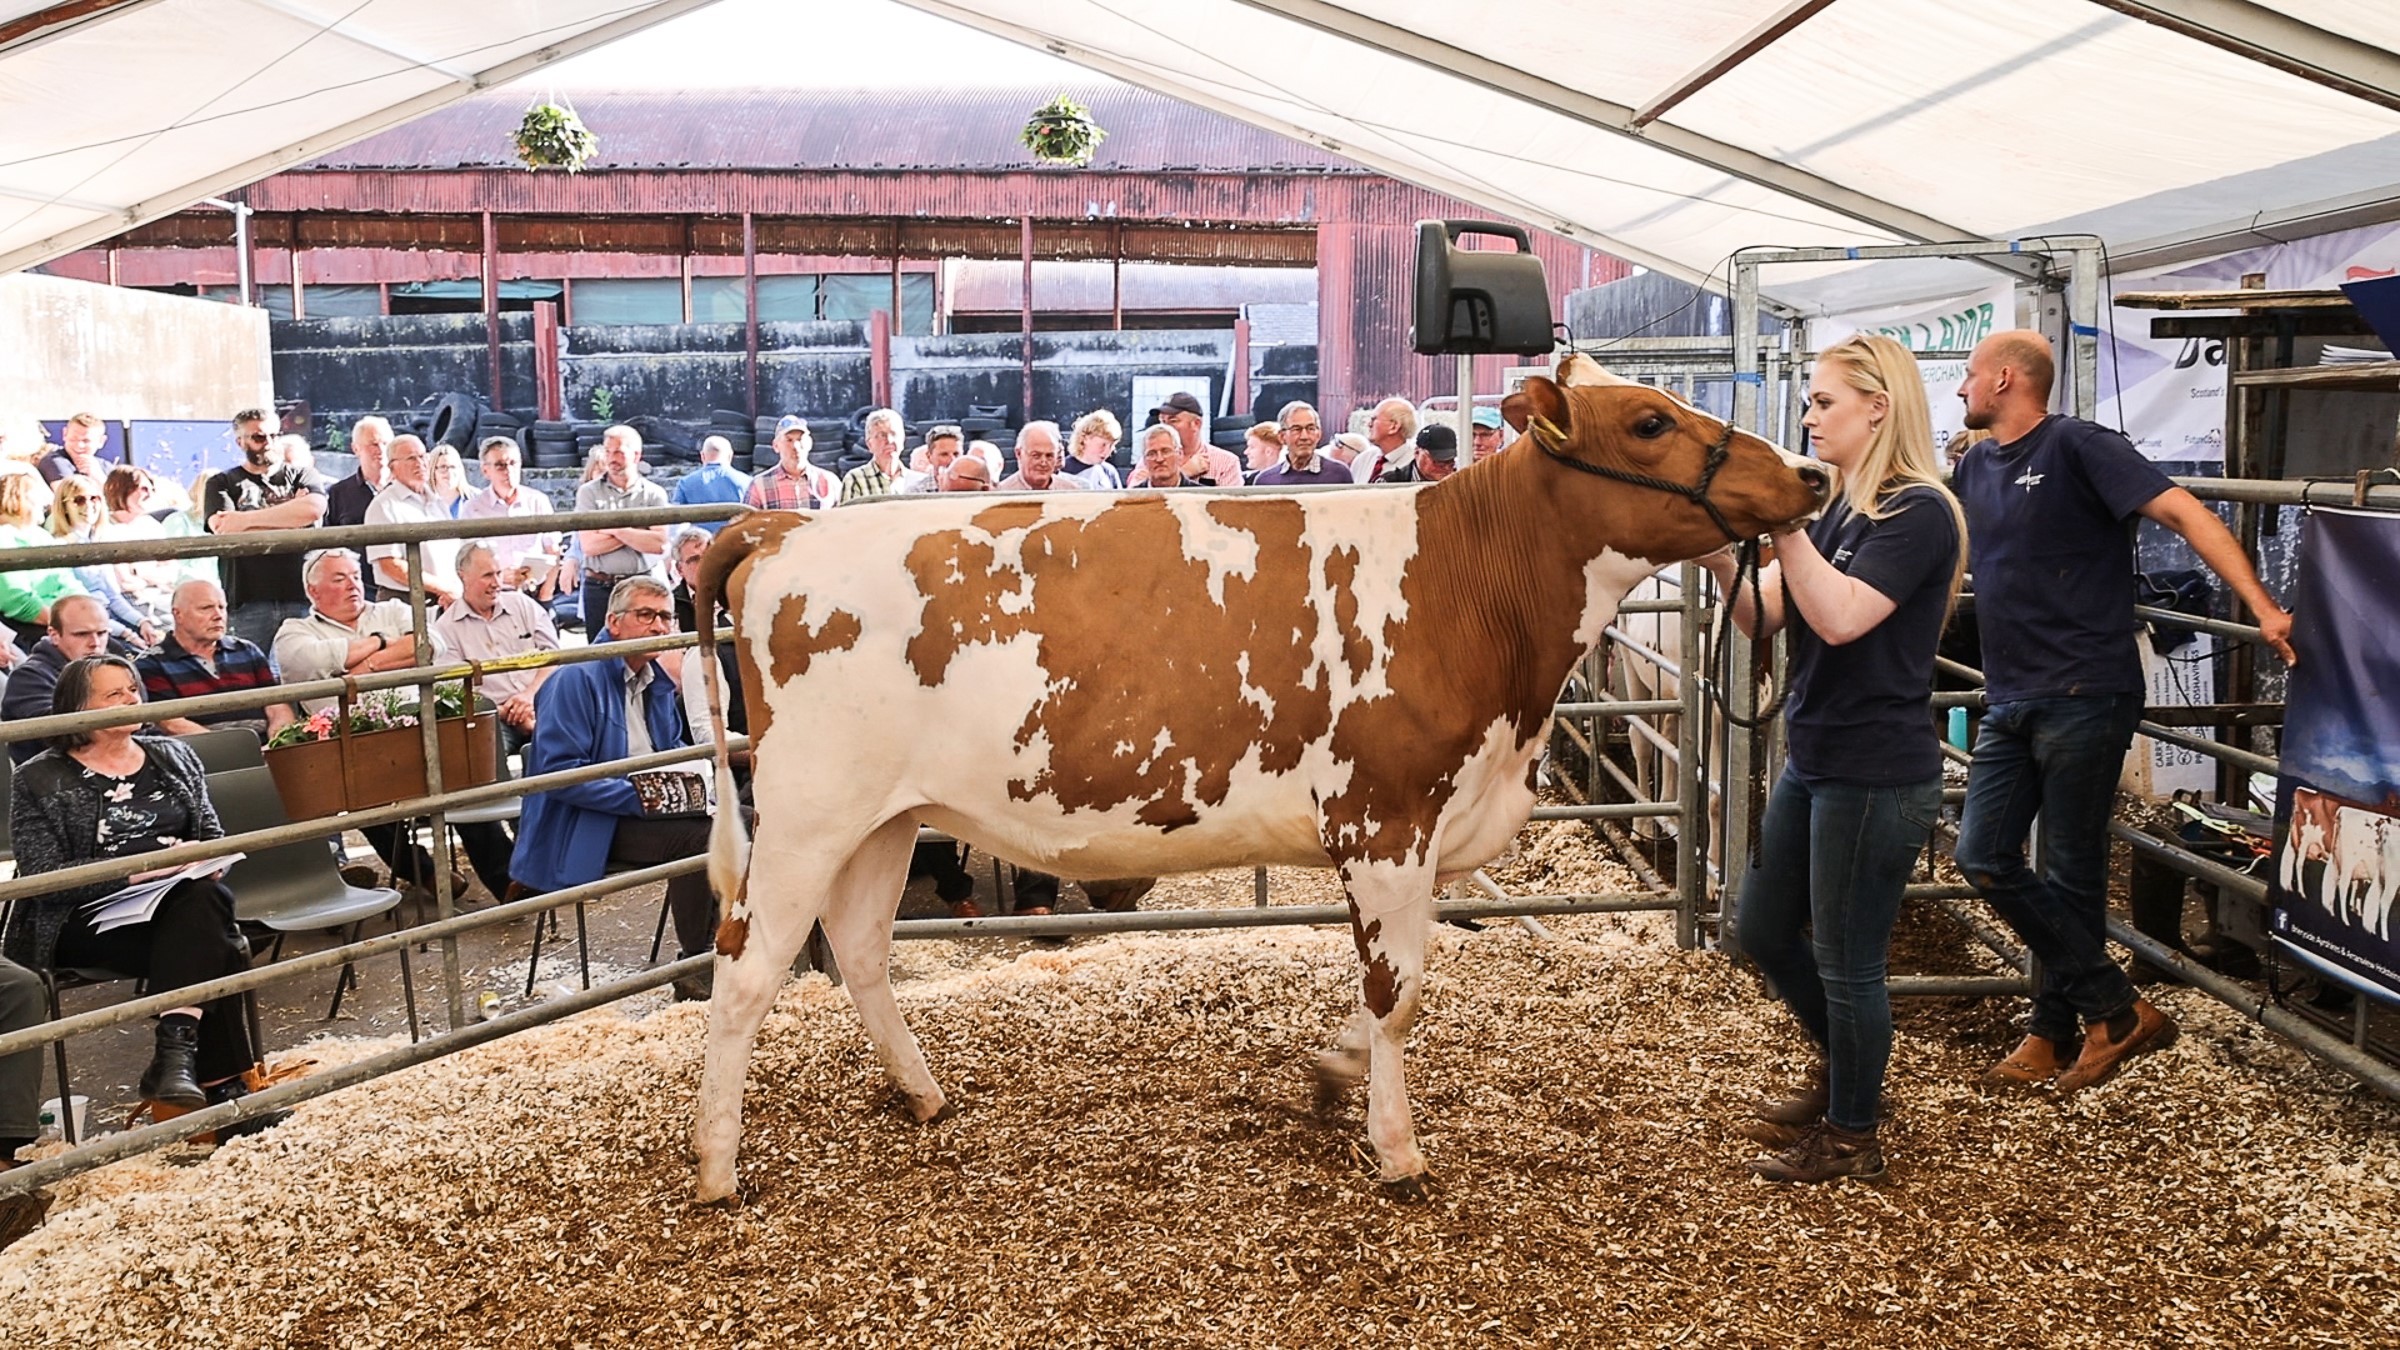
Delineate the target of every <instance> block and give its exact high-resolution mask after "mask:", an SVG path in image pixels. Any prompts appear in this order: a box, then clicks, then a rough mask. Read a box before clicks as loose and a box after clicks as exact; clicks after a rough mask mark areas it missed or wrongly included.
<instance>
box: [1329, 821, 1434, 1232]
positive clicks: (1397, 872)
mask: <svg viewBox="0 0 2400 1350" xmlns="http://www.w3.org/2000/svg"><path fill="white" fill-rule="evenodd" d="M1342 880H1343V883H1344V885H1345V886H1346V887H1347V889H1348V891H1349V893H1350V935H1351V937H1352V939H1353V940H1355V941H1356V942H1357V944H1358V959H1359V965H1360V981H1359V995H1360V1002H1361V1004H1362V1005H1363V1008H1362V1011H1363V1013H1364V1016H1365V1019H1366V1032H1367V1035H1366V1041H1367V1142H1369V1143H1370V1144H1373V1145H1374V1146H1375V1157H1376V1160H1377V1161H1378V1162H1379V1163H1380V1164H1381V1166H1380V1168H1379V1171H1378V1174H1377V1179H1378V1180H1380V1181H1382V1182H1383V1184H1384V1185H1386V1186H1389V1187H1391V1188H1393V1189H1394V1190H1395V1191H1398V1192H1399V1193H1401V1194H1403V1195H1410V1196H1413V1195H1416V1194H1420V1193H1422V1191H1423V1189H1424V1185H1425V1182H1426V1180H1427V1176H1428V1173H1427V1169H1426V1166H1425V1155H1424V1154H1423V1153H1421V1152H1420V1151H1418V1149H1417V1135H1416V1130H1415V1128H1414V1126H1413V1125H1412V1124H1411V1123H1410V1119H1409V1109H1408V1069H1407V1064H1406V1060H1405V1057H1404V1051H1405V1047H1406V1043H1407V1040H1408V1030H1409V1028H1410V1027H1411V1026H1412V1025H1414V1024H1415V1022H1416V1020H1417V1004H1418V1000H1419V998H1420V997H1421V996H1422V994H1423V992H1424V987H1425V935H1426V930H1427V928H1428V926H1429V925H1430V924H1431V923H1432V921H1433V875H1432V873H1431V871H1430V870H1428V869H1427V868H1424V867H1421V866H1408V865H1403V864H1391V863H1369V864H1361V865H1354V866H1345V867H1344V868H1343V869H1342Z"/></svg>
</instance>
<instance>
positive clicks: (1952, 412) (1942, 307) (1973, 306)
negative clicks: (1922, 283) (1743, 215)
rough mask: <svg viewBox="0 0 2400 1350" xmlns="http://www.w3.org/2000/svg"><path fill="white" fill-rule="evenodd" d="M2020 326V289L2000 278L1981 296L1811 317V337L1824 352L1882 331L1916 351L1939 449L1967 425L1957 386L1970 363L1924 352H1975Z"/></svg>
mask: <svg viewBox="0 0 2400 1350" xmlns="http://www.w3.org/2000/svg"><path fill="white" fill-rule="evenodd" d="M2016 326H2017V298H2016V292H2015V291H2014V290H2012V289H2011V288H2010V286H2009V284H2008V283H2006V282H2002V283H2001V284H1999V285H1997V286H1995V287H1993V288H1992V289H1991V290H1988V291H1985V292H1983V293H1981V294H1978V295H1967V296H1959V297H1956V298H1954V299H1949V300H1939V301H1935V302H1934V303H1932V304H1919V305H1901V306H1896V307H1894V308H1891V309H1876V310H1866V311H1863V312H1860V313H1855V314H1838V315H1835V316H1833V317H1831V318H1825V319H1812V320H1810V321H1809V325H1808V341H1809V346H1810V348H1811V349H1812V350H1815V351H1820V352H1821V351H1823V350H1825V349H1826V348H1827V347H1830V346H1832V345H1833V344H1834V343H1836V342H1839V341H1841V340H1842V339H1843V338H1846V337H1848V336H1850V335H1851V334H1853V333H1880V334H1882V335H1883V336H1885V337H1888V338H1892V339H1895V340H1897V341H1898V342H1899V344H1900V345H1901V346H1903V347H1906V348H1908V350H1909V351H1910V352H1911V353H1915V354H1917V370H1918V372H1919V373H1921V374H1922V375H1923V376H1924V377H1925V402H1926V405H1927V406H1928V407H1929V408H1931V410H1932V412H1933V448H1934V450H1935V451H1936V452H1937V453H1938V452H1939V451H1940V450H1941V448H1942V447H1943V446H1944V445H1947V444H1948V443H1949V441H1950V438H1951V437H1952V436H1955V435H1957V434H1958V433H1959V432H1960V431H1961V430H1964V429H1965V427H1966V424H1967V423H1966V405H1964V404H1962V403H1960V402H1959V401H1958V386H1959V385H1960V384H1962V383H1964V382H1965V381H1966V378H1967V363H1966V360H1965V358H1963V357H1960V358H1956V359H1951V360H1928V359H1926V358H1925V356H1924V355H1922V354H1923V353H1925V352H1965V351H1972V350H1973V349H1974V347H1975V344H1976V343H1978V342H1981V341H1983V340H1984V339H1985V338H1987V337H1990V336H1991V335H1992V334H1994V333H1997V332H1999V331H2001V330H2002V329H2004V328H2014V327H2016Z"/></svg>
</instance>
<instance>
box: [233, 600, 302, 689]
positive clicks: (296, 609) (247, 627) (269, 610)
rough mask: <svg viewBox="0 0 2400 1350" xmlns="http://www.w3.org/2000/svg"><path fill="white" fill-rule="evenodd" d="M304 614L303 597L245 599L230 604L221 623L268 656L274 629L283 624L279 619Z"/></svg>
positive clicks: (282, 619) (272, 647) (273, 642)
mask: <svg viewBox="0 0 2400 1350" xmlns="http://www.w3.org/2000/svg"><path fill="white" fill-rule="evenodd" d="M307 617H308V602H307V601H306V600H248V601H244V602H243V603H241V604H239V605H236V606H234V607H233V613H232V614H231V615H230V616H228V618H227V622H226V625H225V626H226V627H228V628H231V629H232V630H233V635H234V636H235V637H238V638H240V639H242V640H243V641H245V642H253V643H256V644H257V645H258V649H259V650H260V651H262V652H265V653H267V654H268V655H269V656H272V655H274V652H275V630H276V629H278V628H281V627H283V621H284V620H285V619H305V618H307ZM277 673H278V674H280V673H281V672H277Z"/></svg>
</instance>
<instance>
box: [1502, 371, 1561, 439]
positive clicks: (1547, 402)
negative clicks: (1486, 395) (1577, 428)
mask: <svg viewBox="0 0 2400 1350" xmlns="http://www.w3.org/2000/svg"><path fill="white" fill-rule="evenodd" d="M1500 416H1501V417H1502V418H1504V419H1505V420H1506V421H1507V422H1508V424H1509V425H1510V426H1511V427H1514V428H1516V430H1517V431H1519V432H1523V431H1524V430H1525V429H1526V428H1527V427H1529V426H1531V425H1532V424H1533V419H1534V418H1536V417H1540V418H1543V419H1545V420H1547V421H1548V422H1549V423H1550V425H1552V426H1554V427H1557V428H1558V429H1559V430H1560V431H1565V430H1567V429H1568V428H1569V427H1570V425H1571V421H1570V419H1569V417H1568V414H1567V391H1566V390H1564V389H1561V388H1559V387H1558V386H1557V385H1556V384H1553V383H1551V382H1550V380H1549V378H1548V377H1546V376H1542V375H1528V376H1526V377H1525V387H1524V388H1522V389H1520V390H1518V391H1517V392H1516V393H1513V394H1510V395H1509V396H1508V397H1507V398H1505V399H1502V400H1501V401H1500Z"/></svg>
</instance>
